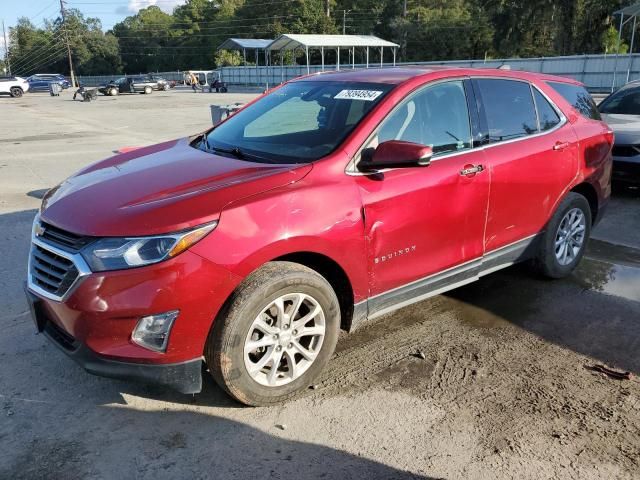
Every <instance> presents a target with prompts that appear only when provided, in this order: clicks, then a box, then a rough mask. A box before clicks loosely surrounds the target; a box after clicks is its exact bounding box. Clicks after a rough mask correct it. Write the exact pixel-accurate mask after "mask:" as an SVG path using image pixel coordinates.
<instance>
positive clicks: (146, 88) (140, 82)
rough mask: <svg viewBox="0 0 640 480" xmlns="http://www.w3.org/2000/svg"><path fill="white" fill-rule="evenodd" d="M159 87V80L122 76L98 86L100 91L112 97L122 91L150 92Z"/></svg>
mask: <svg viewBox="0 0 640 480" xmlns="http://www.w3.org/2000/svg"><path fill="white" fill-rule="evenodd" d="M157 89H158V82H156V81H155V80H153V79H151V78H148V77H122V78H119V79H117V80H113V81H112V82H109V83H107V84H106V85H100V87H98V91H99V92H100V93H102V94H103V95H109V96H112V97H114V96H116V95H119V94H121V93H146V94H150V93H152V92H153V91H154V90H157Z"/></svg>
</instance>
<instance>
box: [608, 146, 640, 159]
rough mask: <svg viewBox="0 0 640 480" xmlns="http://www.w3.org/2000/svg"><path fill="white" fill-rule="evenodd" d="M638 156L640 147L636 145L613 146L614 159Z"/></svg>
mask: <svg viewBox="0 0 640 480" xmlns="http://www.w3.org/2000/svg"><path fill="white" fill-rule="evenodd" d="M636 155H640V146H638V145H614V147H613V156H614V157H635V156H636Z"/></svg>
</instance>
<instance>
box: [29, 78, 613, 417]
mask: <svg viewBox="0 0 640 480" xmlns="http://www.w3.org/2000/svg"><path fill="white" fill-rule="evenodd" d="M612 143H613V135H612V133H611V131H610V130H609V128H608V127H607V126H606V124H604V123H603V122H602V121H601V119H600V116H599V114H598V111H597V109H596V107H595V105H594V103H593V100H592V99H591V97H590V96H589V94H588V93H587V92H586V90H585V89H584V87H583V86H582V85H581V84H579V83H578V82H575V81H573V80H570V79H566V78H560V77H554V76H549V75H542V74H534V73H525V72H515V71H506V70H488V69H486V70H484V69H483V70H479V69H473V70H472V69H460V68H428V69H427V68H408V67H402V68H388V69H371V70H354V71H347V72H344V71H343V72H335V73H328V74H321V75H311V76H307V77H303V78H299V79H296V80H293V81H291V82H288V83H285V84H284V85H282V86H279V87H277V88H275V89H273V90H272V91H271V92H269V93H268V94H266V95H263V96H261V97H260V98H258V99H257V100H255V101H254V102H252V103H251V104H249V105H247V106H246V107H244V108H243V109H241V110H240V111H238V112H237V113H235V114H234V115H232V116H231V117H229V118H228V119H226V120H225V121H224V122H222V123H220V124H219V125H217V126H215V127H214V128H212V129H211V130H209V131H207V132H205V133H202V134H200V135H197V136H194V137H191V138H183V139H179V140H173V141H169V142H165V143H161V144H158V145H152V146H148V147H144V148H140V149H138V150H134V151H128V152H126V153H122V154H119V155H115V156H113V157H111V158H108V159H106V160H103V161H100V162H98V163H95V164H93V165H90V166H88V167H86V168H84V169H83V170H81V171H79V172H78V173H76V174H75V175H73V176H72V177H70V178H68V179H67V180H65V181H63V182H62V183H61V184H59V185H58V186H56V187H55V188H53V189H51V190H50V191H49V192H48V193H47V194H46V196H45V197H44V199H43V202H42V206H41V208H40V211H39V214H38V215H37V216H36V218H35V220H34V223H33V231H32V236H31V252H30V257H29V266H28V278H27V296H28V298H29V302H30V305H31V309H32V313H33V317H34V319H35V323H36V327H37V329H38V331H40V332H43V333H44V334H45V335H46V336H47V337H48V338H49V339H50V340H51V341H52V342H53V343H55V344H56V345H57V346H58V347H60V348H61V349H62V350H63V351H64V352H65V353H66V354H68V355H69V356H71V357H72V358H73V359H75V360H76V361H77V362H78V363H79V364H80V365H82V366H83V367H84V368H85V369H86V370H87V371H88V372H90V373H93V374H97V375H103V376H108V377H114V378H124V379H130V380H140V381H147V382H155V383H158V384H161V385H165V386H167V387H171V388H174V389H177V390H178V391H180V392H183V393H195V392H199V391H200V389H201V386H202V371H203V366H204V365H206V367H207V370H208V371H209V372H210V373H211V375H212V376H213V378H214V379H215V380H216V382H217V383H218V384H219V385H220V386H221V387H222V388H224V389H225V390H226V391H227V392H228V393H229V394H230V395H232V396H233V397H234V398H235V399H237V400H239V401H240V402H243V403H245V404H248V405H269V404H274V403H277V402H281V401H283V400H285V399H287V398H289V397H291V396H292V395H294V394H295V392H297V391H299V390H301V389H303V388H306V387H307V386H309V385H310V384H312V382H313V380H314V379H315V378H316V377H317V376H318V374H319V373H320V372H321V370H322V369H323V368H324V367H325V366H326V365H327V363H328V361H329V359H330V357H331V355H332V353H333V351H334V348H335V346H336V341H337V338H338V332H339V330H340V329H344V330H347V331H349V330H352V329H354V328H357V327H358V326H360V325H361V324H363V323H365V322H367V321H370V320H372V319H375V318H377V317H380V316H382V315H384V314H387V313H389V312H392V311H394V310H396V309H398V308H401V307H404V306H406V305H409V304H412V303H414V302H419V301H421V300H423V299H425V298H428V297H429V296H432V295H436V294H439V293H442V292H444V291H447V290H450V289H453V288H456V287H458V286H461V285H464V284H467V283H469V282H472V281H474V280H478V279H479V278H480V277H482V276H483V275H486V274H488V273H491V272H495V271H496V270H499V269H502V268H505V267H508V266H509V265H513V264H514V263H516V262H522V261H528V262H529V263H530V264H531V265H532V266H534V267H535V268H536V269H537V270H538V271H539V272H540V273H541V274H543V275H545V276H547V277H551V278H561V277H564V276H566V275H568V274H570V273H571V272H572V271H573V270H574V269H575V268H576V266H577V264H578V263H579V262H580V259H581V257H582V255H583V253H584V250H585V247H586V244H587V241H588V238H589V234H590V231H591V228H592V226H593V225H594V222H595V221H596V220H598V219H599V218H600V217H601V216H602V213H603V208H604V207H605V205H606V203H607V200H608V198H609V194H610V176H611V148H612Z"/></svg>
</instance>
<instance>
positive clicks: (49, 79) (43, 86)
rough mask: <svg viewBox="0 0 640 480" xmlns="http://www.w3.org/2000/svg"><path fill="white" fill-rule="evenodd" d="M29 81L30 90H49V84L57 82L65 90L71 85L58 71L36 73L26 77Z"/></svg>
mask: <svg viewBox="0 0 640 480" xmlns="http://www.w3.org/2000/svg"><path fill="white" fill-rule="evenodd" d="M27 81H28V82H29V89H30V90H31V91H32V92H49V91H50V89H49V84H51V83H57V84H58V85H60V87H62V89H63V90H66V89H67V88H69V87H70V86H71V83H70V82H69V81H68V80H67V79H66V78H65V77H64V75H60V74H59V73H37V74H35V75H31V76H30V77H29V78H27Z"/></svg>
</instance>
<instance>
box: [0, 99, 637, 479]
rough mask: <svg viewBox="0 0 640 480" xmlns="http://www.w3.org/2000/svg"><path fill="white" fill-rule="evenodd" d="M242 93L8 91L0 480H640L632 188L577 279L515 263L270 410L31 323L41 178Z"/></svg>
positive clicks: (430, 305) (153, 136)
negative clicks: (155, 377)
mask: <svg viewBox="0 0 640 480" xmlns="http://www.w3.org/2000/svg"><path fill="white" fill-rule="evenodd" d="M252 96H253V95H247V94H233V93H230V94H225V95H222V94H220V95H216V94H193V93H191V92H189V91H171V92H162V93H154V94H152V95H150V96H143V95H133V96H121V97H117V98H107V97H101V98H100V99H99V100H98V101H96V102H95V103H90V104H84V103H80V102H73V101H71V95H70V94H69V93H68V92H65V93H64V94H63V96H62V97H60V98H52V97H49V96H47V95H43V94H32V95H26V96H25V97H24V98H22V99H9V98H0V241H1V242H0V258H1V259H2V260H1V261H0V305H2V310H1V311H0V331H1V332H2V333H1V334H0V405H1V406H2V408H1V409H0V445H2V448H0V478H3V479H4V478H12V479H19V478H25V479H31V478H52V479H58V478H60V479H75V478H100V479H112V478H113V479H121V478H140V479H157V478H172V479H174V478H220V479H226V478H238V479H248V478H302V479H306V478H325V477H326V478H336V479H343V478H388V479H392V478H393V479H395V478H487V479H494V478H518V479H527V478H531V479H546V478H563V479H564V478H575V479H578V478H579V479H596V478H598V479H599V478H618V479H624V478H628V479H631V478H639V477H640V382H639V381H638V378H637V375H638V374H640V355H639V354H638V352H639V351H640V233H638V232H639V231H640V194H639V193H638V192H637V191H634V190H627V191H623V192H621V193H620V194H618V195H617V196H616V197H615V198H614V199H613V201H612V203H611V206H610V208H609V212H608V215H607V217H606V218H605V220H604V221H603V222H602V223H601V224H600V225H599V227H598V228H597V229H596V231H595V233H594V237H595V238H596V240H594V241H592V242H591V244H590V247H589V251H588V255H587V258H586V259H585V260H584V261H583V263H582V265H581V267H580V269H579V270H578V271H577V272H576V274H575V275H574V276H573V277H571V278H569V279H566V280H562V281H554V282H551V281H546V280H542V279H540V278H537V277H535V276H533V275H531V274H530V273H529V272H528V271H527V269H526V268H524V267H514V268H511V269H508V270H506V271H502V272H499V273H496V274H493V275H490V276H488V277H486V278H484V279H483V280H481V281H479V282H477V283H475V284H472V285H469V286H467V287H464V288H462V289H459V290H456V291H454V292H451V293H450V294H448V295H441V296H438V297H435V298H433V299H431V300H428V301H425V302H422V303H419V304H417V305H415V306H412V307H409V308H406V309H404V310H401V311H398V312H397V313H395V314H393V315H388V316H386V317H384V318H382V319H380V320H379V321H378V322H376V323H375V324H374V325H371V326H369V327H366V328H363V329H362V330H360V331H358V332H356V333H354V334H352V335H350V336H346V335H345V336H343V338H342V339H341V341H340V342H339V345H338V351H337V354H336V356H335V358H334V359H333V360H332V362H331V363H330V365H329V368H328V370H327V371H326V372H325V374H324V376H323V378H322V379H321V381H320V382H319V384H318V388H317V389H316V390H310V391H309V392H308V393H307V394H305V395H302V396H301V397H300V398H298V399H296V400H294V401H291V402H289V403H287V404H285V405H282V406H280V407H274V408H243V407H241V406H239V405H238V404H236V403H234V402H232V401H231V400H229V399H228V398H227V397H226V396H225V395H224V394H223V393H222V392H221V391H220V390H219V389H218V388H217V387H216V386H215V384H214V383H213V381H211V380H210V379H208V378H206V379H205V388H204V391H203V393H201V394H199V395H196V396H195V397H193V398H192V397H190V396H183V395H179V394H175V393H173V392H168V391H163V390H162V389H160V388H157V387H152V386H144V385H137V384H132V383H127V382H119V381H115V380H110V379H104V378H97V377H93V376H91V375H88V374H86V373H85V372H84V371H82V370H81V369H80V368H79V367H77V366H76V365H75V364H74V363H73V362H72V361H71V360H69V359H67V358H66V357H65V356H64V355H63V354H62V353H60V352H59V351H58V350H57V349H56V348H55V347H54V346H53V345H51V344H50V343H49V342H48V341H47V340H46V339H45V338H43V337H42V336H36V335H34V328H33V325H32V322H31V319H30V318H29V314H28V312H27V311H26V309H27V305H26V302H25V301H24V300H23V294H22V286H21V282H22V281H23V279H24V276H25V269H26V261H27V252H28V248H29V240H28V239H29V230H30V225H31V221H32V218H33V215H34V214H35V211H36V209H37V208H38V206H39V198H38V197H40V196H41V195H42V193H43V192H44V190H46V189H48V188H50V187H52V186H53V185H55V184H56V183H58V182H59V181H61V180H62V179H64V178H65V177H66V176H68V175H69V174H71V173H73V172H74V171H75V170H77V169H79V168H80V167H82V166H84V165H86V164H88V163H90V162H94V161H96V160H99V159H101V158H104V157H107V156H109V155H111V152H112V151H113V150H115V149H117V148H120V147H123V146H132V145H145V144H151V143H154V142H159V141H161V140H167V139H171V138H176V137H179V136H184V135H187V134H192V133H196V132H199V131H202V130H204V129H205V128H207V127H208V126H209V125H210V116H209V104H211V103H221V104H226V103H232V102H235V101H246V100H248V99H249V98H252ZM418 351H421V352H424V356H425V357H426V358H425V359H421V358H419V356H418V355H416V353H417V352H418ZM594 364H606V365H609V366H612V367H615V368H619V369H622V370H624V371H631V372H632V373H633V374H634V376H633V377H632V379H631V380H614V379H612V378H609V377H606V376H603V375H602V374H597V373H593V372H592V371H590V370H588V369H587V368H585V367H588V366H592V365H594Z"/></svg>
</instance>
